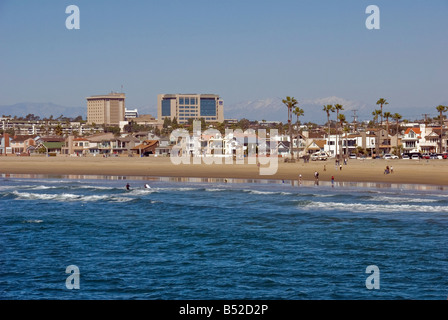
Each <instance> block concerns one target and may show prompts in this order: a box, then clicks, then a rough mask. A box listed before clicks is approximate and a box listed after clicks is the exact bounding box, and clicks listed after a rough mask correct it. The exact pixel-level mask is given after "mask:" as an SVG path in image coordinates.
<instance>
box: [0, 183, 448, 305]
mask: <svg viewBox="0 0 448 320" xmlns="http://www.w3.org/2000/svg"><path fill="white" fill-rule="evenodd" d="M128 182H129V183H130V185H131V188H132V189H131V190H130V191H127V190H125V188H124V186H125V184H126V183H128ZM144 183H148V184H150V186H151V188H150V189H144V188H143V185H144ZM447 192H448V191H447V190H446V189H443V188H425V187H421V186H414V187H412V186H411V187H407V188H403V187H399V186H398V187H397V186H392V187H391V186H380V185H373V186H363V185H360V184H348V185H340V184H336V185H335V186H334V187H332V186H331V185H330V184H328V183H327V184H326V183H321V184H320V185H317V186H316V185H313V184H305V185H301V186H298V185H297V184H296V183H294V182H293V183H291V182H290V181H285V182H284V183H283V182H282V181H277V182H269V183H268V182H266V183H256V182H255V183H254V182H252V181H250V182H249V181H246V182H244V181H236V180H235V181H233V180H229V181H227V182H225V181H222V180H216V181H211V182H210V181H206V182H204V181H203V180H194V179H190V180H188V179H178V180H173V179H163V178H160V179H153V180H137V179H136V180H132V179H131V180H129V179H124V178H119V179H65V178H33V179H32V178H5V177H3V178H0V299H14V300H15V299H150V300H155V299H164V300H177V299H186V300H196V299H197V300H202V299H207V300H209V299H212V300H214V299H226V300H227V299H281V300H284V299H285V300H302V299H303V300H307V299H319V300H321V299H429V300H439V299H441V300H446V299H447V296H448V195H447ZM71 265H74V266H76V267H77V268H78V269H79V272H80V274H79V277H78V279H79V289H69V288H68V287H67V282H69V283H72V284H74V283H75V282H74V281H72V279H71V278H70V280H67V278H68V277H73V275H72V274H69V273H66V268H67V266H71ZM369 266H376V267H377V271H375V272H373V273H372V271H369V272H366V269H367V268H368V267H369ZM373 276H375V277H374V278H373V279H372V277H373ZM368 278H369V279H370V280H368V281H367V279H368ZM366 282H368V283H369V284H375V286H376V285H379V287H376V288H375V287H374V288H371V289H368V288H367V286H366Z"/></svg>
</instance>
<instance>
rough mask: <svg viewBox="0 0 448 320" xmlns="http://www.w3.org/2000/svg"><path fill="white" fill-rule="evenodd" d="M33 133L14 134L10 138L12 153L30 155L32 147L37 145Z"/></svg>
mask: <svg viewBox="0 0 448 320" xmlns="http://www.w3.org/2000/svg"><path fill="white" fill-rule="evenodd" d="M34 138H35V136H33V135H20V136H14V137H13V138H12V139H11V140H10V147H11V153H12V154H16V155H29V154H30V147H35V146H36V141H35V140H34Z"/></svg>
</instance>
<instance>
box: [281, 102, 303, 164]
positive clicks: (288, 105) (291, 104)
mask: <svg viewBox="0 0 448 320" xmlns="http://www.w3.org/2000/svg"><path fill="white" fill-rule="evenodd" d="M282 102H283V103H284V104H285V106H286V107H287V108H288V127H289V141H290V148H289V155H290V156H292V132H291V119H292V110H293V109H294V108H295V107H296V105H297V104H298V103H299V102H298V101H297V100H296V99H295V98H294V97H289V96H288V97H286V99H283V100H282Z"/></svg>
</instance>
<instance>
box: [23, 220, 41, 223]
mask: <svg viewBox="0 0 448 320" xmlns="http://www.w3.org/2000/svg"><path fill="white" fill-rule="evenodd" d="M42 222H44V220H25V221H23V223H42Z"/></svg>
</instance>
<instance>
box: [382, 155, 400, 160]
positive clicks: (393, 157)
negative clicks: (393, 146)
mask: <svg viewBox="0 0 448 320" xmlns="http://www.w3.org/2000/svg"><path fill="white" fill-rule="evenodd" d="M383 159H389V160H390V159H398V157H397V156H396V155H394V154H391V153H386V154H385V155H384V156H383Z"/></svg>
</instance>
